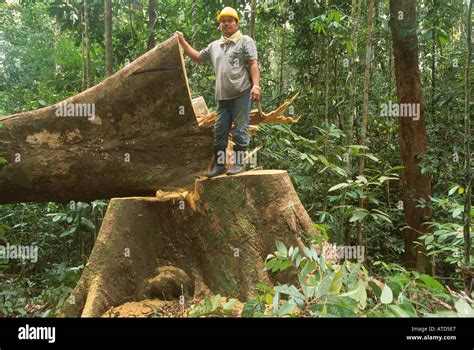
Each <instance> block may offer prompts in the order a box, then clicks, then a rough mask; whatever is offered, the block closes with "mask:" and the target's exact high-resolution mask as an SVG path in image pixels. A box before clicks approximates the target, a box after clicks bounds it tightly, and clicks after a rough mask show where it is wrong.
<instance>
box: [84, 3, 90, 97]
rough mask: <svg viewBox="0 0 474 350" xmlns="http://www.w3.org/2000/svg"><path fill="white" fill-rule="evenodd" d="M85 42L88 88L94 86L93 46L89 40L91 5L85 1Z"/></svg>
mask: <svg viewBox="0 0 474 350" xmlns="http://www.w3.org/2000/svg"><path fill="white" fill-rule="evenodd" d="M84 40H85V44H86V87H87V88H90V87H91V86H92V82H91V44H90V38H89V5H88V0H84Z"/></svg>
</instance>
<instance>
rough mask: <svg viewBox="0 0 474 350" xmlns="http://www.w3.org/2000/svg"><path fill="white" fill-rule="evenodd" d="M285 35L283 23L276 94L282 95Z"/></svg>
mask: <svg viewBox="0 0 474 350" xmlns="http://www.w3.org/2000/svg"><path fill="white" fill-rule="evenodd" d="M285 37H286V26H285V25H284V24H283V28H282V33H281V49H280V79H279V80H280V83H279V84H278V85H279V86H278V88H279V89H278V95H279V96H282V95H283V67H284V64H285V54H286V51H285Z"/></svg>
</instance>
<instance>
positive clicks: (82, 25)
mask: <svg viewBox="0 0 474 350" xmlns="http://www.w3.org/2000/svg"><path fill="white" fill-rule="evenodd" d="M83 13H84V9H83V10H82V11H81V67H82V84H81V87H82V88H81V91H84V90H85V89H86V80H87V79H86V76H87V74H86V58H85V47H86V46H85V42H84V14H83Z"/></svg>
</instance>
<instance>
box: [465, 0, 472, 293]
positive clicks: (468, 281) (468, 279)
mask: <svg viewBox="0 0 474 350" xmlns="http://www.w3.org/2000/svg"><path fill="white" fill-rule="evenodd" d="M473 2H474V0H471V1H470V2H469V6H468V8H467V23H466V31H467V35H466V40H467V61H466V71H465V76H464V84H465V85H464V89H465V94H466V96H465V101H464V103H465V104H464V157H465V158H464V159H465V160H464V173H465V185H464V187H465V195H464V196H465V197H464V228H463V234H464V264H465V265H466V272H467V273H465V278H464V282H465V287H466V292H467V291H470V290H471V288H472V279H473V273H472V269H471V272H470V273H468V272H469V268H470V267H471V193H472V177H471V176H472V175H471V145H470V141H471V119H470V118H471V103H470V101H471V85H472V80H471V60H472V41H471V36H472V20H471V16H472V4H473Z"/></svg>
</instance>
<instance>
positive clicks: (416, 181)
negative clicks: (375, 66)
mask: <svg viewBox="0 0 474 350" xmlns="http://www.w3.org/2000/svg"><path fill="white" fill-rule="evenodd" d="M415 5H416V2H415V1H414V0H391V1H390V17H391V18H390V27H391V31H392V39H393V53H394V57H395V75H396V81H397V95H398V103H399V104H404V103H410V104H416V105H418V106H419V118H412V117H399V118H398V119H399V138H400V153H401V158H402V164H403V166H404V167H405V169H404V171H403V174H402V180H403V190H404V194H403V196H404V199H403V204H404V213H405V220H406V223H407V225H408V227H407V228H405V229H404V236H405V255H404V259H403V260H404V263H405V265H406V266H407V267H412V268H413V267H416V268H417V270H419V271H422V272H426V273H433V271H432V268H433V266H432V264H431V262H430V260H429V259H428V257H427V256H426V255H425V249H424V246H423V245H422V244H415V243H417V242H416V239H417V238H418V237H419V236H421V235H423V234H425V233H427V232H429V231H430V230H429V228H428V226H427V225H426V222H428V221H431V218H432V208H431V200H430V196H431V181H430V179H429V176H428V174H421V171H420V168H419V166H418V165H419V163H420V161H421V158H420V155H421V154H424V153H426V151H427V149H428V146H427V143H428V141H427V136H426V127H425V117H424V102H423V96H422V94H421V79H420V71H419V68H418V67H419V61H418V39H417V36H416V25H417V20H416V6H415ZM414 119H418V120H414ZM419 200H422V201H424V202H425V205H424V207H422V208H421V207H418V204H419V203H418V201H419Z"/></svg>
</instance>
